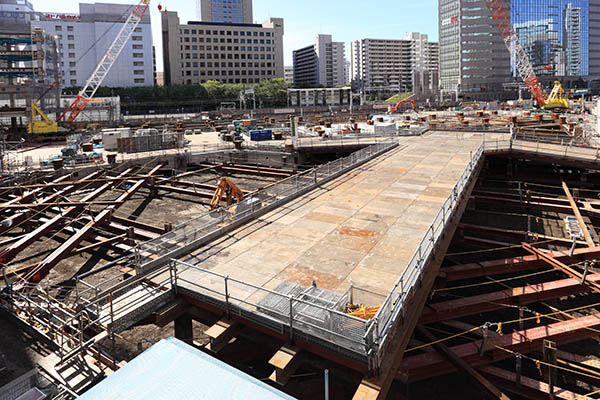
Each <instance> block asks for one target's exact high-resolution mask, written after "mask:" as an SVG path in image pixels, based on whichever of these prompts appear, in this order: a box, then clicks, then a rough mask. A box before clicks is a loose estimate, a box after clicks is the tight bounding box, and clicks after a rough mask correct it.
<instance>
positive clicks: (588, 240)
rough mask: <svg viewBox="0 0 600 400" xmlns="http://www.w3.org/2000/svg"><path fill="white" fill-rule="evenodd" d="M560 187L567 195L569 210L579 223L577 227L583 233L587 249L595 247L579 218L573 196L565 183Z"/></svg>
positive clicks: (581, 218)
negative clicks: (571, 210)
mask: <svg viewBox="0 0 600 400" xmlns="http://www.w3.org/2000/svg"><path fill="white" fill-rule="evenodd" d="M562 187H563V190H564V191H565V194H566V195H567V199H569V203H570V204H571V208H572V209H573V214H575V218H577V222H578V223H579V226H580V227H581V230H582V231H583V236H584V237H585V241H586V243H587V244H588V247H594V246H596V245H595V244H594V239H592V235H590V231H589V230H588V228H587V225H586V224H585V221H584V220H583V217H582V216H581V212H579V207H577V203H576V202H575V199H573V195H571V191H570V190H569V187H568V186H567V183H566V182H565V181H563V182H562Z"/></svg>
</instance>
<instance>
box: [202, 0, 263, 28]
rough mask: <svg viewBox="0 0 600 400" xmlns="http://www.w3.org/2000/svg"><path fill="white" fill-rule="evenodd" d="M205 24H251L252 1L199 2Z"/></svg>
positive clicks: (211, 0) (221, 0)
mask: <svg viewBox="0 0 600 400" xmlns="http://www.w3.org/2000/svg"><path fill="white" fill-rule="evenodd" d="M197 7H198V10H200V16H201V17H202V19H201V21H203V22H227V23H231V24H251V23H253V22H254V21H253V19H252V0H197Z"/></svg>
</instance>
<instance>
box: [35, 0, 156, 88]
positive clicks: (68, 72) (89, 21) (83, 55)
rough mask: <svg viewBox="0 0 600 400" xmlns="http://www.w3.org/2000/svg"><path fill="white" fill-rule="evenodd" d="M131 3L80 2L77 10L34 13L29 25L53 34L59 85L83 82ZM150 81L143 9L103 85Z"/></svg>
mask: <svg viewBox="0 0 600 400" xmlns="http://www.w3.org/2000/svg"><path fill="white" fill-rule="evenodd" d="M132 9H133V6H129V5H123V4H110V3H80V4H79V14H64V13H57V12H53V11H48V12H42V13H38V15H39V19H38V20H32V21H31V25H32V27H33V26H39V27H41V28H43V29H44V31H46V32H48V33H51V34H53V35H55V36H56V37H57V38H58V42H59V45H58V46H59V52H60V56H61V61H60V64H61V70H62V86H64V87H81V86H84V85H85V84H86V82H87V80H88V79H89V78H90V76H91V75H92V73H93V72H94V71H95V69H96V66H97V65H98V62H99V61H100V59H101V58H102V57H103V56H104V54H105V53H106V51H107V50H108V48H109V47H110V45H111V44H112V42H113V41H114V39H115V38H116V36H117V34H118V33H119V31H120V30H121V28H122V27H123V25H122V24H123V23H124V22H125V21H126V19H127V18H128V16H129V14H130V13H131V10H132ZM152 85H154V63H153V54H152V29H151V25H150V13H146V15H144V18H143V19H142V22H141V23H140V24H139V26H138V27H137V28H136V30H135V32H134V34H133V35H132V37H131V39H130V40H129V42H128V43H127V44H126V46H125V48H124V49H123V52H122V53H121V54H120V55H119V58H118V59H117V61H116V62H115V64H114V65H113V67H112V69H111V70H110V73H109V74H108V75H107V77H106V79H105V81H104V82H103V86H109V87H132V86H152Z"/></svg>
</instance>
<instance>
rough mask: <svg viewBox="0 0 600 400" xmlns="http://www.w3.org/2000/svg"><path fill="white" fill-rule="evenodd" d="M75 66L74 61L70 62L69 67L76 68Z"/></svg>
mask: <svg viewBox="0 0 600 400" xmlns="http://www.w3.org/2000/svg"><path fill="white" fill-rule="evenodd" d="M76 66H77V63H76V62H75V61H71V62H70V63H69V67H76Z"/></svg>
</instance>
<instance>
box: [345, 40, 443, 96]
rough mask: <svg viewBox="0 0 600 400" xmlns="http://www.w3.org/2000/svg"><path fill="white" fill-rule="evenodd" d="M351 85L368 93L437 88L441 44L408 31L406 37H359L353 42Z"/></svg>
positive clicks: (405, 91)
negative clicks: (402, 38) (400, 38)
mask: <svg viewBox="0 0 600 400" xmlns="http://www.w3.org/2000/svg"><path fill="white" fill-rule="evenodd" d="M351 53H352V54H351V75H352V77H351V78H352V85H353V87H354V88H355V89H356V90H359V91H363V92H365V91H366V92H368V91H370V90H375V89H377V90H378V91H386V92H389V93H398V92H402V93H407V92H413V91H414V89H415V88H416V89H418V91H419V94H425V93H429V92H435V91H437V87H438V78H437V77H438V73H437V71H438V66H439V46H438V44H437V43H435V42H430V41H429V40H428V37H427V35H423V34H420V33H409V34H408V35H407V38H406V39H404V40H399V39H389V40H386V39H360V40H355V41H353V42H352V44H351Z"/></svg>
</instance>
